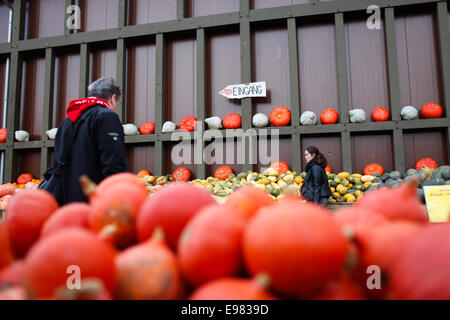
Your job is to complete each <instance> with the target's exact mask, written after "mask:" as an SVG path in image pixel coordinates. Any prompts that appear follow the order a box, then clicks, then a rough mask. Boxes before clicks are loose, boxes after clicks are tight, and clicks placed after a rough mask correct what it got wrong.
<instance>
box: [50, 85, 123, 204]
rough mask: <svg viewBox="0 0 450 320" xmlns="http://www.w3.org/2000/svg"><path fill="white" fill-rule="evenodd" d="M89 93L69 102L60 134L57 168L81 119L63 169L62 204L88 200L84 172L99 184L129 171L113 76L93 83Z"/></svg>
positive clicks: (56, 146)
mask: <svg viewBox="0 0 450 320" xmlns="http://www.w3.org/2000/svg"><path fill="white" fill-rule="evenodd" d="M88 96H89V97H88V98H84V99H78V100H73V101H71V102H70V103H69V106H68V107H67V110H66V114H67V117H66V119H64V121H63V123H62V124H61V125H60V126H59V128H58V132H57V134H56V141H55V154H54V167H56V166H57V163H58V161H61V158H62V153H63V148H64V146H67V145H70V140H71V139H72V135H73V131H74V129H75V126H76V124H77V123H78V122H80V121H81V122H80V123H79V128H78V131H77V133H76V136H75V138H74V140H73V141H72V144H71V147H70V151H69V153H68V156H67V161H66V162H65V165H64V167H63V168H62V173H61V177H62V189H63V190H62V198H63V199H62V203H61V204H67V203H70V202H75V201H81V202H88V199H87V198H86V196H85V195H84V193H83V191H82V189H81V186H80V183H79V178H80V176H82V175H87V176H88V177H89V178H90V179H91V180H92V181H93V182H95V183H99V182H100V181H102V180H103V179H105V178H106V177H108V176H110V175H112V174H115V173H119V172H126V171H128V162H127V158H126V152H125V141H124V140H125V139H124V133H123V126H122V123H121V122H120V119H119V117H118V115H117V114H116V111H117V107H118V105H119V99H120V96H121V92H120V88H119V87H118V86H117V85H116V83H115V81H114V80H113V79H111V78H109V79H106V78H101V79H98V80H97V81H95V82H93V83H92V84H90V85H89V87H88Z"/></svg>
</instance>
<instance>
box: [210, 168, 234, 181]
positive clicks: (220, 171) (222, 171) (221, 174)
mask: <svg viewBox="0 0 450 320" xmlns="http://www.w3.org/2000/svg"><path fill="white" fill-rule="evenodd" d="M232 173H233V169H231V168H230V167H229V166H221V167H219V168H217V170H216V171H215V172H214V178H217V179H220V180H225V179H226V178H228V176H229V175H230V174H232Z"/></svg>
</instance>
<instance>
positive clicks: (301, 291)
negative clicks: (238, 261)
mask: <svg viewBox="0 0 450 320" xmlns="http://www.w3.org/2000/svg"><path fill="white" fill-rule="evenodd" d="M312 229H313V230H314V232H311V230H312ZM348 249H349V244H348V241H347V239H346V238H345V236H344V234H343V233H342V231H341V230H340V229H339V227H338V226H337V224H336V223H335V222H334V221H333V218H332V216H331V215H330V214H329V212H328V211H327V210H326V209H324V208H322V207H320V206H318V205H316V204H310V203H305V204H304V203H301V202H300V201H286V202H282V203H279V204H278V205H274V206H270V207H264V208H262V209H260V210H259V211H258V213H257V214H256V215H255V216H254V217H253V218H252V219H251V220H250V221H249V223H248V224H247V227H246V230H245V232H244V237H243V250H244V258H245V263H246V266H247V270H248V271H249V273H250V274H252V275H257V274H259V273H262V272H265V273H267V274H268V275H269V277H270V279H271V283H272V285H271V288H273V290H274V291H275V292H278V293H280V294H281V295H283V296H285V297H288V298H305V297H310V296H311V295H312V294H314V293H315V292H317V290H319V289H320V288H322V287H323V286H324V285H325V284H326V283H327V282H328V281H330V280H332V279H335V278H336V277H337V276H338V275H339V273H340V272H341V268H342V267H343V264H344V262H345V259H346V256H347V253H348Z"/></svg>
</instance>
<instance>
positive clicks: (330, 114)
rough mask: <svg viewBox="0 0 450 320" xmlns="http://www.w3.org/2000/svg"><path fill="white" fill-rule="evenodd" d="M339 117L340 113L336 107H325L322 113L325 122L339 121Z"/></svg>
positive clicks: (321, 119) (321, 118) (321, 117)
mask: <svg viewBox="0 0 450 320" xmlns="http://www.w3.org/2000/svg"><path fill="white" fill-rule="evenodd" d="M338 119H339V113H337V111H336V110H334V109H325V110H324V111H323V112H322V113H321V114H320V121H321V122H322V123H323V124H335V123H337V122H338Z"/></svg>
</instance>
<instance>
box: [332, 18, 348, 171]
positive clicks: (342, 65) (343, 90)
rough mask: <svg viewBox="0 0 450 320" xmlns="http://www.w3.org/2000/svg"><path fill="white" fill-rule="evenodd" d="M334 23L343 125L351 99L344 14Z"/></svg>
mask: <svg viewBox="0 0 450 320" xmlns="http://www.w3.org/2000/svg"><path fill="white" fill-rule="evenodd" d="M334 23H335V33H336V58H337V59H336V60H337V73H338V92H339V109H340V114H341V116H340V121H341V123H348V122H349V117H348V110H349V99H348V81H347V53H346V51H345V31H344V14H343V13H336V14H335V15H334ZM342 145H344V144H342ZM350 159H351V158H350ZM344 165H345V164H344Z"/></svg>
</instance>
